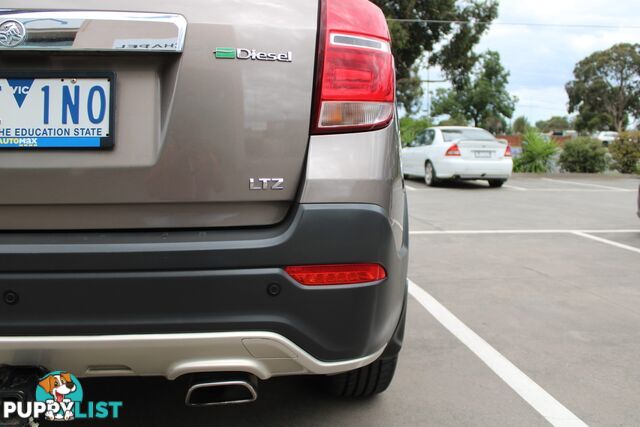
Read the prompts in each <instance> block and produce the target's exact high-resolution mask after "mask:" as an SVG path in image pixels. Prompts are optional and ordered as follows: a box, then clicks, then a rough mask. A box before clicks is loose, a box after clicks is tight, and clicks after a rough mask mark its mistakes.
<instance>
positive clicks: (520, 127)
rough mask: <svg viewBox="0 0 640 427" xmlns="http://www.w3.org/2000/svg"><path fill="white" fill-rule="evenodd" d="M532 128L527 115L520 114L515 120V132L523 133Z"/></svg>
mask: <svg viewBox="0 0 640 427" xmlns="http://www.w3.org/2000/svg"><path fill="white" fill-rule="evenodd" d="M530 128H531V124H530V123H529V120H527V118H526V117H525V116H520V117H518V118H517V119H515V121H514V122H513V133H516V134H518V135H523V134H524V133H526V132H527V131H528V130H529V129H530Z"/></svg>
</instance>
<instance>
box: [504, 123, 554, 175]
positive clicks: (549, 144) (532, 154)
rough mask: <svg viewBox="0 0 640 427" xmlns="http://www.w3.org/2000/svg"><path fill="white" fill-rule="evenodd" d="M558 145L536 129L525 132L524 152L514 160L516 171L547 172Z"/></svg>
mask: <svg viewBox="0 0 640 427" xmlns="http://www.w3.org/2000/svg"><path fill="white" fill-rule="evenodd" d="M557 151H558V147H557V146H556V144H555V143H554V142H553V141H547V140H546V139H545V138H544V136H542V135H541V134H539V133H538V132H537V131H535V130H529V131H527V132H526V133H525V134H524V141H523V143H522V154H521V155H520V156H519V157H518V158H516V159H515V160H514V165H513V166H514V170H515V171H516V172H528V173H545V172H548V171H549V169H550V168H551V163H552V161H553V156H554V155H555V154H556V152H557Z"/></svg>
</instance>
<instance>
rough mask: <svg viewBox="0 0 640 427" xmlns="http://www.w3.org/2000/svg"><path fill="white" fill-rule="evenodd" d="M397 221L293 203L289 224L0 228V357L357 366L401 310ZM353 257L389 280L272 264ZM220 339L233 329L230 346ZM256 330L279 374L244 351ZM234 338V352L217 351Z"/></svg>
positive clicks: (128, 364) (402, 239) (115, 363)
mask: <svg viewBox="0 0 640 427" xmlns="http://www.w3.org/2000/svg"><path fill="white" fill-rule="evenodd" d="M405 218H406V212H405ZM404 222H405V224H404V225H403V224H399V223H398V221H392V220H390V218H389V217H388V215H387V213H386V211H385V210H384V209H382V208H379V207H377V206H374V205H346V204H335V205H330V204H327V205H324V204H323V205H299V206H298V207H297V209H296V211H295V212H294V213H293V214H292V215H291V217H290V218H289V220H288V221H286V222H285V223H283V224H281V225H279V226H277V227H273V228H265V229H245V230H214V231H175V232H157V231H155V232H151V231H145V232H129V233H127V232H120V233H88V232H82V233H50V234H44V233H37V234H26V233H19V234H18V233H10V234H7V233H5V234H3V235H1V236H0V294H6V293H7V292H14V293H15V294H16V295H17V296H18V298H19V300H18V303H17V304H15V305H8V304H7V303H6V302H0V304H2V305H3V309H2V310H0V345H1V348H0V364H5V363H6V364H12V365H32V364H40V365H44V366H46V367H47V368H51V369H67V368H69V369H70V370H72V371H73V372H74V373H77V374H78V375H81V376H85V375H90V374H91V372H99V371H100V369H97V368H96V367H116V368H118V367H121V369H120V368H118V369H115V370H116V371H118V370H122V371H123V374H124V373H126V372H128V371H129V370H130V371H131V372H133V374H139V375H164V376H169V377H172V376H175V375H176V374H175V372H179V373H180V374H182V373H188V369H186V370H185V369H183V368H179V367H180V366H183V365H184V363H187V361H188V362H189V363H191V365H188V366H191V369H195V370H194V371H193V372H198V371H200V369H198V368H197V366H205V367H210V366H212V363H213V365H215V366H218V367H219V368H220V369H217V370H233V369H232V368H234V367H237V364H234V363H226V362H220V360H238V361H243V362H242V363H240V365H242V364H243V363H244V364H245V365H247V366H249V365H251V366H253V367H252V368H251V369H252V370H253V371H255V373H256V375H258V376H260V377H267V376H270V375H279V374H288V373H296V372H299V373H303V372H313V373H335V372H341V371H343V370H348V369H351V368H352V367H353V366H356V367H357V365H358V364H360V363H364V364H366V362H371V361H373V360H375V358H376V357H377V356H378V355H379V354H380V352H381V351H382V349H384V348H385V346H386V345H387V343H389V342H390V341H391V340H392V338H393V335H394V332H395V330H396V328H397V326H398V323H399V320H400V318H401V312H402V309H403V303H404V297H405V294H406V270H407V243H408V238H407V234H408V233H407V232H408V227H407V226H406V219H405V221H404ZM360 262H374V263H380V264H381V265H383V266H384V267H385V269H386V270H387V273H388V278H387V279H385V280H384V281H381V282H376V283H370V284H365V285H358V286H339V287H333V288H322V289H312V288H305V287H303V286H300V285H298V284H297V283H295V282H294V281H293V280H291V279H290V278H289V277H288V276H287V275H286V274H285V273H284V271H283V270H282V268H283V267H285V266H287V265H304V264H325V263H326V264H331V263H360ZM271 284H278V285H279V286H280V288H281V292H280V294H279V295H278V296H275V297H274V296H271V295H269V293H268V292H267V287H268V286H269V285H271ZM256 331H258V332H256ZM194 334H195V335H194ZM203 334H204V335H203ZM225 334H235V335H234V337H235V338H234V340H235V343H234V344H233V345H231V346H229V345H228V343H227V341H225V340H226V339H227V338H228V336H227V335H225ZM256 334H257V335H256ZM262 334H267V335H269V336H270V337H271V338H270V339H271V341H273V342H275V343H277V344H278V345H277V346H276V347H278V346H279V347H280V349H281V350H283V348H284V353H283V354H289V355H290V356H292V357H291V358H290V359H292V360H295V361H294V362H292V361H291V360H285V361H283V362H277V363H282V364H284V365H287V366H288V367H287V368H286V369H280V370H279V369H276V368H272V367H268V366H266V365H265V364H264V363H263V362H260V361H258V362H256V360H259V359H261V358H257V359H256V357H254V356H247V350H246V346H245V345H244V343H245V341H244V340H245V339H254V338H255V337H256V336H257V337H261V336H262ZM154 337H155V338H154ZM185 337H186V338H185ZM220 337H222V341H220V339H219V338H220ZM160 338H162V339H161V340H160V341H157V340H156V339H160ZM24 340H26V341H24ZM24 342H28V343H30V344H29V345H28V346H27V347H26V348H25V347H22V344H24ZM149 342H153V345H151V346H148V345H147V344H148V343H149ZM104 343H110V344H109V345H105V344H104ZM62 344H64V345H62ZM112 344H113V345H112ZM61 345H62V347H61ZM232 347H233V348H236V350H238V351H227V350H228V349H230V348H232ZM225 349H227V350H225ZM248 354H249V355H251V351H249V353H248ZM151 359H153V360H154V361H156V360H157V363H156V364H155V365H153V364H152V363H151V362H150V361H149V360H151ZM275 359H278V360H280V359H282V358H281V357H275ZM285 359H286V358H285ZM65 361H66V362H65ZM301 361H303V362H301ZM145 362H148V363H149V367H150V368H149V369H147V368H144V363H145ZM52 363H54V364H58V363H62V364H65V366H51V364H52ZM322 364H326V366H324V365H322ZM66 365H71V366H66ZM152 365H153V366H152ZM225 366H227V368H225ZM318 366H324V367H323V368H322V369H319V368H318ZM327 366H328V367H329V368H327ZM292 367H293V368H292ZM325 368H326V369H325ZM247 369H249V368H247ZM108 370H109V369H107V371H108ZM103 374H104V373H102V374H99V375H103Z"/></svg>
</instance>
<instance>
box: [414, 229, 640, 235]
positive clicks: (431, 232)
mask: <svg viewBox="0 0 640 427" xmlns="http://www.w3.org/2000/svg"><path fill="white" fill-rule="evenodd" d="M576 233H589V234H607V233H612V234H614V233H615V234H618V233H640V230H425V231H411V232H410V233H409V234H411V235H413V236H431V235H441V234H458V235H465V234H467V235H474V234H475V235H477V234H576Z"/></svg>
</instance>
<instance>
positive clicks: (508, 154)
mask: <svg viewBox="0 0 640 427" xmlns="http://www.w3.org/2000/svg"><path fill="white" fill-rule="evenodd" d="M504 156H505V157H513V155H512V154H511V146H510V145H509V144H507V150H506V151H505V152H504Z"/></svg>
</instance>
